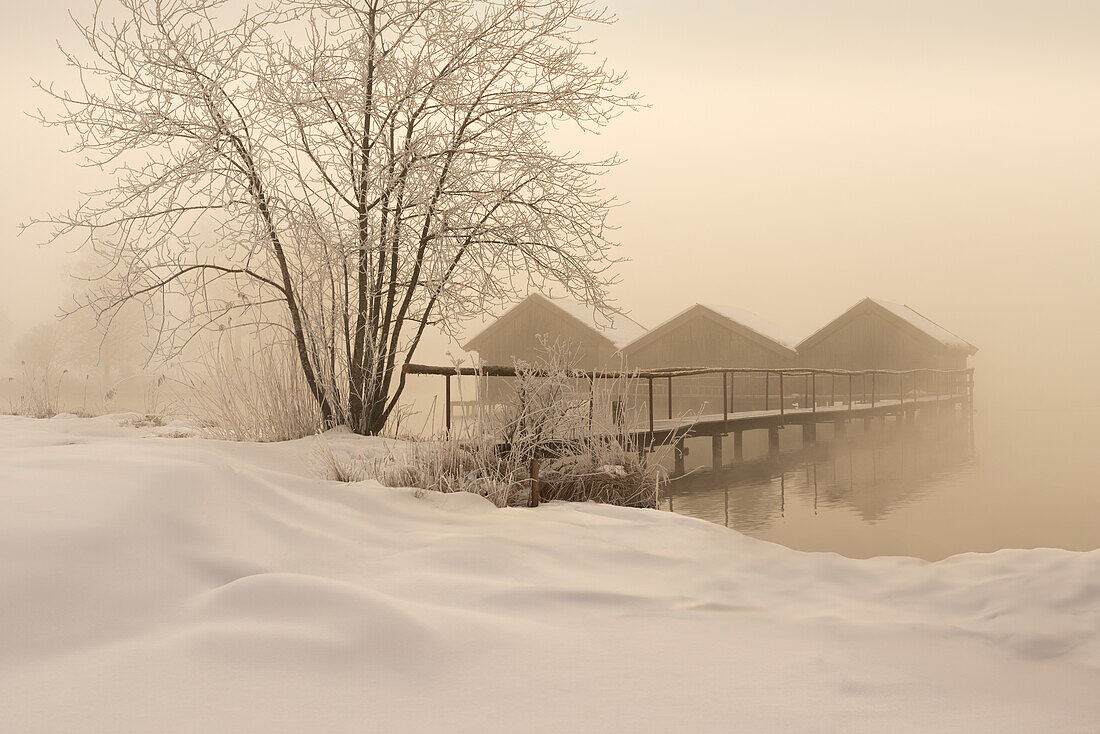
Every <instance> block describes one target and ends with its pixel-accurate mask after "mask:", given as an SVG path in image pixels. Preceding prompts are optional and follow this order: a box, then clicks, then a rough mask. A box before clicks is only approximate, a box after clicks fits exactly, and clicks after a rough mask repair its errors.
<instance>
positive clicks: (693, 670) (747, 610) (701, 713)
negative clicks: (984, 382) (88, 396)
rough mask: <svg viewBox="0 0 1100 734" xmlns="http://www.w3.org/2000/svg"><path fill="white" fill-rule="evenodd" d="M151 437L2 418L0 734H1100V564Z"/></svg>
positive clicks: (1070, 556) (290, 446)
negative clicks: (518, 501)
mask: <svg viewBox="0 0 1100 734" xmlns="http://www.w3.org/2000/svg"><path fill="white" fill-rule="evenodd" d="M140 423H141V421H140V420H137V419H136V416H108V417H103V418H97V419H80V418H73V417H65V418H58V419H53V420H38V421H36V420H31V419H25V418H15V417H2V418H0V589H2V592H3V593H2V594H0V731H2V732H12V733H13V734H15V733H18V734H32V733H34V732H81V733H82V734H90V733H96V732H104V733H110V734H125V733H127V732H134V733H141V734H147V733H149V732H158V733H164V732H181V733H182V732H188V733H190V732H204V733H217V732H232V733H234V734H239V733H242V732H264V733H265V734H266V733H271V732H479V733H483V732H487V733H491V732H791V731H805V732H948V731H952V732H956V731H957V732H1060V733H1062V732H1096V731H1097V730H1098V728H1100V695H1098V694H1097V692H1098V691H1100V551H1093V552H1088V553H1080V552H1069V551H1063V550H1053V549H1038V550H1006V551H1000V552H997V553H993V554H984V555H977V554H968V555H963V556H956V557H952V558H949V559H947V560H945V561H941V562H938V563H927V562H924V561H920V560H915V559H909V558H878V559H871V560H851V559H847V558H842V557H840V556H836V555H833V554H824V553H800V552H796V551H792V550H789V549H786V548H783V547H780V546H777V545H772V544H769V543H765V542H762V541H757V540H754V539H751V538H748V537H745V536H743V535H740V534H738V533H736V532H733V531H731V530H727V529H725V528H723V527H720V526H717V525H712V524H709V523H706V522H703V521H700V520H693V519H690V518H686V517H680V516H676V515H672V514H669V513H666V512H658V511H652V510H635V509H624V508H615V507H608V506H602V505H595V504H561V503H551V504H548V505H543V506H541V507H539V508H537V509H534V510H531V509H504V510H499V509H495V508H494V507H492V506H491V505H490V504H489V503H488V502H486V501H485V500H482V499H480V498H478V497H476V496H473V495H465V494H463V495H457V494H452V495H439V494H435V493H417V492H414V491H413V490H410V489H388V488H383V487H381V486H378V485H376V484H373V483H367V482H363V483H358V484H351V485H347V484H340V483H336V482H331V481H322V480H320V479H317V478H313V476H312V470H311V467H310V463H311V462H310V456H311V454H312V452H313V450H314V446H315V443H316V441H317V440H319V439H305V440H301V441H292V442H287V443H283V444H243V443H238V444H233V443H227V442H219V441H211V440H204V439H201V438H186V437H183V438H178V437H172V438H169V437H168V436H185V435H187V431H186V430H184V429H185V428H186V426H179V425H177V426H174V427H161V428H153V427H141V426H140ZM135 424H138V425H135ZM326 440H329V441H331V442H333V443H336V444H338V445H339V448H340V449H341V450H350V449H363V450H367V451H379V452H380V451H383V450H384V448H383V446H382V442H381V441H379V440H375V439H361V438H359V437H355V436H352V435H350V434H347V433H333V434H330V435H329V436H328V437H327V439H326ZM418 495H421V496H418Z"/></svg>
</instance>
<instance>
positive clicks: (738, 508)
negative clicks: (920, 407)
mask: <svg viewBox="0 0 1100 734" xmlns="http://www.w3.org/2000/svg"><path fill="white" fill-rule="evenodd" d="M978 408H979V409H978V411H976V413H975V415H974V431H973V433H972V434H971V433H970V431H969V430H968V429H967V425H966V421H965V420H964V419H961V418H960V419H954V420H946V421H943V420H935V419H932V418H931V417H929V418H927V419H924V420H921V419H918V421H917V422H916V424H915V425H910V426H904V425H895V424H894V423H893V419H888V421H887V422H886V424H885V425H878V426H875V427H874V428H873V429H872V430H871V431H870V432H869V433H867V434H865V433H864V431H863V429H862V421H856V422H854V423H853V424H852V425H851V427H850V428H849V431H848V437H847V438H846V439H838V440H837V441H836V442H833V441H832V435H831V434H832V432H831V429H830V428H828V427H825V426H822V427H821V428H819V429H818V441H819V443H818V446H817V449H816V450H802V449H801V448H800V447H801V436H800V434H799V431H800V429H799V428H798V427H789V428H786V429H784V430H783V431H782V434H783V435H782V438H781V448H782V450H783V454H782V458H781V459H780V461H779V462H776V463H771V462H768V461H767V459H766V453H767V445H766V441H767V438H766V432H764V431H754V432H748V433H746V434H745V459H746V462H745V464H744V465H743V466H742V467H739V468H733V469H728V470H726V471H724V472H722V473H721V474H720V475H718V476H711V475H703V474H701V473H697V474H693V475H690V476H687V477H684V478H682V479H679V480H676V481H674V482H672V483H671V485H670V486H669V488H668V490H667V494H668V495H669V497H670V501H666V502H665V504H664V506H665V509H668V508H669V505H670V504H671V509H672V510H673V511H674V512H677V513H682V514H685V515H691V516H694V517H699V518H703V519H705V520H709V521H711V522H716V523H719V524H722V525H726V526H728V527H730V528H734V529H736V530H739V531H740V532H743V533H745V534H747V535H751V536H753V537H757V538H761V539H764V540H770V541H773V542H776V543H781V544H783V545H786V546H789V547H791V548H797V549H799V550H811V551H833V552H836V553H840V554H843V555H846V556H851V557H858V558H863V557H868V556H876V555H908V556H917V557H920V558H926V559H929V560H938V559H941V558H945V557H946V556H949V555H954V554H956V553H963V552H967V551H993V550H998V549H1001V548H1034V547H1058V548H1068V549H1072V550H1091V549H1094V548H1098V547H1100V473H1098V470H1097V469H1098V467H1097V465H1098V463H1100V445H1098V443H1100V442H1098V441H1097V438H1098V437H1100V422H1098V421H1100V409H1098V408H1100V406H1091V407H1084V408H1082V407H1079V408H1074V409H1070V408H1066V409H1038V408H1036V409H1024V410H1020V409H1006V408H1001V407H999V406H995V405H994V406H989V407H987V406H983V405H982V404H981V403H979V404H978ZM727 440H729V439H727ZM689 451H690V452H691V453H690V454H689V457H688V463H687V467H688V470H689V471H690V470H691V469H692V468H693V467H709V463H710V439H709V438H702V439H695V440H692V441H689ZM725 454H726V456H727V457H728V456H732V454H733V451H732V446H730V445H727V446H726V447H725Z"/></svg>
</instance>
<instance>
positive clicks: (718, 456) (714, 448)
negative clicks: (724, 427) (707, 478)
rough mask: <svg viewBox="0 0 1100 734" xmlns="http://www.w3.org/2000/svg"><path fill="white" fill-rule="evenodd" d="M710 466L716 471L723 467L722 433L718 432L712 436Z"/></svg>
mask: <svg viewBox="0 0 1100 734" xmlns="http://www.w3.org/2000/svg"><path fill="white" fill-rule="evenodd" d="M710 468H711V469H712V470H713V471H714V472H718V471H721V469H722V434H721V433H716V434H714V435H713V436H711V437H710Z"/></svg>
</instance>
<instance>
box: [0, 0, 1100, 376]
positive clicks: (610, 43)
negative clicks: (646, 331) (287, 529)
mask: <svg viewBox="0 0 1100 734" xmlns="http://www.w3.org/2000/svg"><path fill="white" fill-rule="evenodd" d="M610 4H611V7H612V9H613V10H615V11H616V12H617V13H618V15H619V18H620V22H619V23H618V24H617V25H616V26H614V27H611V28H606V29H603V30H602V31H601V32H600V35H599V37H598V41H599V43H598V46H597V48H598V50H599V52H600V53H601V54H602V55H606V56H607V57H608V58H609V60H610V62H611V64H612V66H614V67H615V68H616V69H620V70H625V71H627V72H628V73H629V82H628V84H629V85H630V86H631V87H632V88H633V89H637V90H638V91H640V92H642V93H643V94H644V95H645V101H646V102H647V103H648V104H649V105H650V107H649V108H648V109H643V110H641V111H639V112H635V113H628V114H626V115H624V116H623V117H621V118H620V119H619V120H617V121H616V122H615V123H613V124H612V126H611V127H610V128H609V129H608V130H607V131H606V132H605V133H604V134H603V135H602V136H601V137H600V138H599V139H595V140H588V141H585V142H584V143H583V145H584V150H585V151H586V152H591V153H597V154H602V153H607V152H613V151H617V152H619V153H621V154H622V155H623V156H625V157H626V158H627V163H626V164H625V165H623V166H622V167H621V168H620V169H619V170H617V171H616V172H614V173H612V174H611V175H610V176H608V177H607V179H606V180H605V183H606V185H607V188H608V189H609V191H610V192H612V193H614V194H615V195H617V196H618V197H619V198H620V199H621V200H623V201H624V202H625V203H624V205H623V206H622V207H621V208H619V209H617V210H616V211H615V213H614V215H613V221H614V223H615V224H616V225H618V226H619V228H620V229H619V231H618V233H617V239H618V240H619V241H620V242H621V243H622V244H623V247H622V249H621V254H622V255H624V256H626V257H629V258H631V260H632V262H630V263H627V264H625V265H624V266H623V267H622V268H621V275H622V283H621V284H620V285H619V286H618V288H617V289H616V291H615V293H616V296H617V297H618V300H619V303H620V305H621V306H623V307H625V308H627V309H629V310H631V312H632V314H633V315H634V316H635V317H636V318H637V319H638V320H640V321H641V322H643V323H644V324H646V325H648V326H652V325H655V324H656V323H658V322H660V321H662V320H664V319H665V318H666V317H668V316H669V315H671V314H673V313H676V312H678V311H680V310H682V309H683V308H684V307H686V306H687V305H689V304H690V303H693V302H696V301H703V302H718V303H729V304H732V305H737V306H741V307H743V308H748V309H751V310H753V311H756V312H757V313H759V314H761V315H764V316H766V317H768V318H769V319H771V320H773V321H775V322H777V323H780V324H782V325H784V326H786V327H788V328H789V329H791V330H793V331H795V332H801V333H809V332H810V331H813V330H814V329H816V328H817V327H819V326H820V325H821V324H823V323H824V322H825V321H827V320H828V319H830V318H832V317H833V316H835V315H836V314H838V313H839V312H840V311H842V310H843V309H845V308H846V307H848V306H849V305H851V304H852V303H854V302H855V301H857V300H858V299H860V298H862V297H863V296H867V295H870V296H877V297H881V298H885V299H888V300H893V301H898V302H903V303H907V304H910V305H912V306H914V307H916V308H917V309H918V310H920V311H921V312H922V313H924V314H926V315H928V316H930V317H932V318H933V319H936V320H939V321H941V322H942V323H944V325H946V326H948V327H949V328H951V329H952V330H954V331H956V332H958V333H959V334H960V335H961V336H963V337H964V338H966V339H968V340H970V341H971V342H973V343H975V344H977V345H978V347H979V348H980V349H981V351H980V352H979V354H978V356H977V357H976V359H975V360H974V364H975V365H976V366H977V368H978V370H979V375H980V376H979V378H978V380H979V385H981V386H987V387H988V388H989V389H991V390H1001V391H1003V390H1006V389H1008V388H1010V387H1012V386H1015V385H1018V384H1020V383H1021V381H1023V380H1026V379H1028V378H1029V377H1031V376H1034V375H1036V374H1038V373H1039V371H1040V370H1041V369H1042V368H1043V367H1044V366H1045V365H1047V364H1049V363H1066V364H1071V365H1076V366H1088V365H1092V364H1094V363H1095V362H1096V361H1097V358H1098V357H1100V339H1098V337H1097V331H1098V330H1097V327H1096V325H1095V324H1094V323H1093V321H1094V319H1095V318H1096V317H1097V316H1098V315H1100V295H1097V291H1098V286H1097V282H1096V281H1097V274H1098V272H1100V255H1098V251H1100V206H1098V198H1100V197H1098V194H1100V43H1097V42H1096V40H1097V36H1096V33H1097V29H1098V28H1100V3H1095V2H1049V1H1045V0H1044V1H1039V0H1035V1H1031V2H1012V1H1007V0H1001V1H1000V2H996V3H990V2H978V1H976V0H951V1H946V0H945V1H942V2H941V1H935V2H929V1H923V2H920V3H912V2H886V1H885V0H866V1H864V2H854V1H853V2H838V1H834V0H797V1H796V0H778V1H774V0H769V1H768V2H763V1H760V2H753V3H749V2H731V1H729V0H708V1H706V2H696V3H688V5H690V7H688V8H686V9H685V8H677V9H675V10H673V9H672V5H671V4H669V3H665V2H656V0H641V1H639V0H633V1H629V2H628V1H627V0H619V1H618V2H611V3H610ZM70 8H71V9H72V10H73V12H74V13H76V14H78V15H86V13H87V10H88V8H90V3H83V2H79V1H78V0H42V1H40V2H35V3H26V4H24V3H5V4H4V7H3V8H2V9H0V13H2V15H0V27H2V28H3V33H4V39H3V40H4V43H3V44H2V46H0V61H2V64H0V85H2V86H0V93H2V94H3V99H4V104H3V109H2V111H0V130H2V132H3V140H4V141H5V142H6V147H7V151H6V166H5V169H6V170H5V176H4V177H3V183H2V186H3V191H2V196H0V246H2V247H3V253H4V255H3V265H2V266H0V341H2V342H4V343H5V344H6V343H8V342H10V339H11V335H12V334H13V333H15V332H18V331H19V330H20V329H22V328H24V327H26V326H28V325H30V324H32V323H35V322H38V321H41V320H44V319H46V318H49V317H50V316H51V315H52V314H54V313H55V312H56V309H57V305H58V303H59V302H60V301H62V300H63V299H64V297H65V280H64V277H63V273H64V271H65V268H66V267H67V264H68V263H71V262H73V256H72V255H70V254H69V253H67V252H65V251H64V250H61V249H58V248H50V249H47V250H40V249H38V248H37V247H36V239H35V238H34V237H32V236H28V235H23V236H22V237H17V229H16V225H17V223H18V222H19V221H21V220H24V219H26V218H27V217H29V216H32V215H35V214H41V213H43V212H44V211H45V210H48V209H58V208H67V207H69V206H72V205H74V204H75V203H76V201H77V191H78V190H79V188H80V187H81V186H88V185H89V184H90V183H91V182H93V181H95V180H96V179H95V176H94V174H93V173H92V172H88V171H81V170H79V169H77V168H75V162H76V160H75V159H74V158H73V157H72V156H66V155H63V154H61V153H59V152H58V149H59V148H61V147H63V146H64V145H66V140H65V139H64V138H63V137H62V136H61V134H60V133H59V132H57V131H52V130H51V131H47V130H42V129H40V128H39V127H38V126H37V125H36V123H34V122H33V120H30V119H29V118H27V117H26V116H25V113H26V112H27V111H29V110H32V109H33V108H34V107H35V106H37V105H39V104H45V100H43V99H41V98H40V95H39V94H37V93H35V92H34V90H33V89H32V88H31V84H30V77H32V76H40V77H45V78H47V79H68V78H69V77H67V76H65V69H64V67H63V66H62V63H61V60H60V57H59V55H58V54H57V51H56V49H55V48H54V41H55V40H56V39H58V38H61V39H63V40H71V39H72V36H73V34H72V32H71V30H70V24H69V21H68V19H67V17H66V12H67V10H68V9H70ZM566 137H567V136H566ZM433 350H434V353H433V354H434V356H438V355H440V354H442V351H443V347H441V346H438V347H436V346H433ZM429 356H433V355H428V354H426V355H425V359H426V358H427V357H429Z"/></svg>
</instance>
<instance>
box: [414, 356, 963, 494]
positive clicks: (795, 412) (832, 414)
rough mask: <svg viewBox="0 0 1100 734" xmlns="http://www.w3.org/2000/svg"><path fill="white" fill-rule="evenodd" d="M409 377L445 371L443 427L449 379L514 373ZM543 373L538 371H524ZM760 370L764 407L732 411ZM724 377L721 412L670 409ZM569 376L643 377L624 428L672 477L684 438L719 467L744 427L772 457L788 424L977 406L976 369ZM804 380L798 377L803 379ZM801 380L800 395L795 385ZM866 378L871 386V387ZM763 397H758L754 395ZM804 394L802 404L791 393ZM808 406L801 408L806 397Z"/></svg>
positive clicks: (680, 468)
mask: <svg viewBox="0 0 1100 734" xmlns="http://www.w3.org/2000/svg"><path fill="white" fill-rule="evenodd" d="M404 370H405V372H407V373H408V374H417V375H441V376H443V377H445V378H446V387H445V393H446V416H445V422H446V428H447V431H448V432H449V431H450V430H451V426H452V408H451V405H452V404H451V400H450V398H451V378H452V377H479V378H488V377H516V376H517V374H518V371H517V369H516V368H514V367H500V366H483V367H458V368H456V367H440V366H433V365H418V364H407V365H405V367H404ZM527 372H529V373H533V374H539V373H540V370H539V369H538V368H532V369H530V370H527ZM739 374H740V375H755V376H756V377H758V378H759V377H763V379H764V382H765V385H767V386H768V387H766V388H765V391H764V394H763V396H762V397H763V403H764V406H763V409H761V410H741V411H732V410H730V403H731V397H734V396H733V395H732V393H731V391H730V389H729V386H730V385H731V384H732V382H733V377H734V375H739ZM703 375H716V376H718V375H720V376H721V378H722V406H723V411H722V412H721V413H718V412H714V413H707V414H703V415H683V416H677V415H675V414H674V413H673V400H672V396H673V381H674V380H675V379H676V378H684V377H699V376H703ZM567 376H568V377H570V378H573V379H577V380H584V381H587V384H588V385H589V386H590V388H589V389H590V390H592V391H593V392H594V391H595V383H596V381H597V380H605V379H619V380H622V379H628V380H640V381H642V382H643V383H644V386H645V389H646V390H647V397H648V400H647V401H646V412H647V414H648V415H647V416H646V418H647V420H641V421H631V422H630V423H629V424H628V425H622V426H621V428H620V431H619V433H621V434H623V435H626V436H629V437H630V439H631V440H632V441H633V443H634V444H635V445H637V446H639V447H640V449H642V450H651V449H652V448H654V447H658V446H672V447H673V451H674V457H675V468H674V470H673V474H674V476H678V475H681V474H683V473H684V456H685V455H686V453H687V452H686V448H685V444H684V442H685V441H686V439H688V438H698V437H706V436H710V437H711V466H712V467H714V468H715V469H718V468H720V467H722V466H723V465H724V463H723V462H724V457H723V442H722V439H723V438H724V437H726V436H729V435H732V436H733V454H734V455H733V460H734V462H735V463H740V462H741V461H742V459H743V445H744V433H745V431H753V430H760V431H767V432H768V451H769V454H770V455H771V456H778V454H779V432H780V430H781V429H783V428H785V427H787V426H801V428H802V440H803V443H804V444H811V443H814V442H816V438H817V427H818V426H819V425H821V424H823V423H825V424H830V425H832V426H833V427H834V435H841V434H843V433H844V432H845V431H846V430H847V429H848V425H849V424H850V423H852V422H853V421H862V422H863V425H864V428H866V427H868V426H869V425H870V423H871V422H872V421H874V420H876V419H885V418H886V417H887V416H894V417H895V419H896V420H898V421H902V422H911V421H913V420H914V419H916V417H917V416H918V415H919V414H922V413H927V412H929V411H931V412H935V413H937V414H942V413H944V412H945V411H949V412H952V413H954V412H958V411H961V412H962V413H963V414H964V415H966V416H967V417H968V419H970V420H972V414H973V406H974V370H973V368H965V369H933V368H919V369H912V370H840V369H817V368H808V367H792V368H781V369H765V368H748V367H685V368H676V369H661V370H638V371H633V372H629V371H627V372H624V371H620V372H612V371H600V370H571V371H568V372H567ZM799 378H801V379H799ZM857 378H858V379H859V380H860V383H861V385H860V387H861V390H860V392H859V393H857V392H855V390H854V387H855V380H856V379H857ZM773 380H774V381H775V383H777V388H778V389H777V393H778V394H777V396H776V398H777V400H776V403H775V407H772V405H771V404H770V403H771V400H772V394H773V393H772V390H771V388H770V386H771V384H772V382H773ZM821 380H827V381H828V386H829V390H828V392H827V393H826V392H825V391H822V392H821V394H820V396H819V392H818V383H819V381H821ZM838 380H839V381H840V382H841V390H840V394H839V395H838V393H837V381H838ZM656 381H665V384H666V385H667V388H668V391H667V395H666V396H664V397H666V403H667V410H666V413H665V416H664V417H662V418H658V417H657V415H656V407H655V400H654V383H655V382H656ZM796 382H798V383H801V387H802V388H803V389H802V391H801V392H794V391H791V390H790V387H791V386H793V385H795V383H796ZM868 383H869V384H868ZM757 397H758V398H759V397H760V396H757ZM796 397H797V398H799V403H798V404H797V407H796V406H795V405H794V404H792V400H791V399H792V398H796ZM803 401H804V402H805V405H804V406H803V405H802V402H803Z"/></svg>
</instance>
